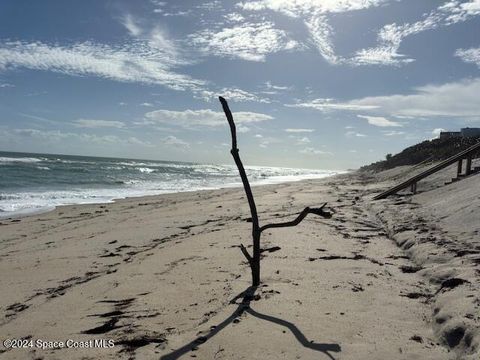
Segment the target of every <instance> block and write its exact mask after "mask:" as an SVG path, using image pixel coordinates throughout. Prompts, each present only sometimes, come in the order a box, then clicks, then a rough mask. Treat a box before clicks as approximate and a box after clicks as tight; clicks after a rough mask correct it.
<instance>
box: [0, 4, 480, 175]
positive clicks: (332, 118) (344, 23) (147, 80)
mask: <svg viewBox="0 0 480 360" xmlns="http://www.w3.org/2000/svg"><path fill="white" fill-rule="evenodd" d="M479 35H480V0H470V1H460V0H447V1H439V0H435V1H430V0H422V1H418V0H343V1H338V0H253V1H242V0H235V1H158V0H145V1H135V2H133V1H93V0H92V1H88V0H84V1H62V0H56V1H52V0H50V1H47V0H45V1H26V0H11V1H10V0H2V1H1V2H0V150H11V151H25V152H48V153H63V154H80V155H93V156H119V157H131V158H148V159H163V160H181V161H195V162H203V163H231V158H230V154H229V143H230V138H229V132H228V128H227V126H226V121H225V118H224V115H223V113H222V112H221V107H220V104H219V102H218V100H217V96H218V95H223V96H224V97H225V98H227V100H228V101H229V103H230V106H231V108H232V111H233V113H234V117H235V119H236V121H237V126H238V129H239V147H240V150H241V154H242V156H243V159H244V162H245V163H247V164H249V165H271V166H289V167H310V168H324V169H346V168H355V167H358V166H361V165H363V164H366V163H369V162H372V161H376V160H378V159H381V158H384V156H385V154H387V153H395V152H398V151H400V150H402V149H403V148H404V147H406V146H409V145H411V144H415V143H417V142H419V141H422V140H424V139H430V138H433V137H435V136H436V135H437V134H438V132H439V131H440V130H439V129H458V128H460V127H465V126H470V127H474V126H480V74H479V68H480V38H479Z"/></svg>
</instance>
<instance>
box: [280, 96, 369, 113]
mask: <svg viewBox="0 0 480 360" xmlns="http://www.w3.org/2000/svg"><path fill="white" fill-rule="evenodd" d="M285 106H287V107H297V108H312V109H315V110H320V111H329V110H353V111H358V110H372V109H376V108H377V107H378V106H376V105H360V104H353V103H348V102H345V103H339V102H334V100H333V99H315V100H311V101H309V102H304V103H297V104H285Z"/></svg>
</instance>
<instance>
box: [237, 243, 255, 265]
mask: <svg viewBox="0 0 480 360" xmlns="http://www.w3.org/2000/svg"><path fill="white" fill-rule="evenodd" d="M240 250H242V253H243V255H245V257H246V258H247V260H248V263H249V264H250V265H252V257H251V256H250V254H249V253H248V251H247V249H246V248H245V246H243V244H240Z"/></svg>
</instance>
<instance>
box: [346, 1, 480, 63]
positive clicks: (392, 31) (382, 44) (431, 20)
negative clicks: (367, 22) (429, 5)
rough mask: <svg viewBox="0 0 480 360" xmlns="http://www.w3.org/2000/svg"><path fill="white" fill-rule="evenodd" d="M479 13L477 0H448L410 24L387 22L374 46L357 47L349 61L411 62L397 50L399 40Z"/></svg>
mask: <svg viewBox="0 0 480 360" xmlns="http://www.w3.org/2000/svg"><path fill="white" fill-rule="evenodd" d="M479 14H480V1H479V0H471V1H469V2H460V1H457V0H453V1H448V2H447V3H445V4H443V5H442V6H440V7H438V8H437V9H435V10H433V11H431V12H430V13H427V14H425V15H424V16H423V19H422V20H419V21H416V22H414V23H404V24H401V25H399V24H396V23H393V24H388V25H385V26H384V27H383V28H382V29H381V30H380V31H379V33H378V45H377V46H376V47H373V48H367V49H361V50H359V51H357V53H356V55H355V56H354V57H353V58H352V59H350V60H349V62H350V63H352V64H355V65H396V66H398V65H401V64H406V63H410V62H412V61H414V59H413V58H409V57H407V56H406V55H404V54H400V53H399V49H400V45H401V43H402V41H403V40H404V39H405V38H406V37H409V36H411V35H415V34H418V33H421V32H423V31H427V30H433V29H436V28H438V27H443V26H448V25H452V24H456V23H458V22H463V21H467V20H469V19H471V18H472V17H473V16H476V15H479Z"/></svg>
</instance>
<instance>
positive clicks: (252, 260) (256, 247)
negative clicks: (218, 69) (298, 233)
mask: <svg viewBox="0 0 480 360" xmlns="http://www.w3.org/2000/svg"><path fill="white" fill-rule="evenodd" d="M219 100H220V102H221V103H222V107H223V111H224V112H225V116H226V117H227V121H228V125H229V126H230V133H231V134H232V149H231V150H230V153H231V154H232V156H233V159H234V160H235V164H236V165H237V168H238V172H239V173H240V178H241V179H242V184H243V188H244V190H245V195H246V196H247V200H248V205H249V206H250V213H251V215H252V239H253V256H252V255H250V254H249V253H248V251H247V249H246V248H245V246H243V245H240V250H242V253H243V255H244V256H245V258H246V259H247V260H248V263H249V264H250V269H251V270H252V285H253V286H258V285H259V284H260V254H261V252H262V250H261V249H260V237H261V235H262V231H264V230H266V229H270V228H279V227H288V226H295V225H298V224H299V223H300V222H301V221H302V220H303V219H304V218H305V216H307V215H308V214H315V215H319V216H322V217H324V218H330V217H331V216H332V214H331V213H329V212H327V211H324V210H323V208H324V207H325V205H326V203H325V204H323V205H322V206H321V207H319V208H309V207H306V208H305V209H304V210H303V211H302V212H301V213H300V214H299V215H298V216H297V218H296V219H295V220H292V221H288V222H283V223H277V224H267V225H264V226H262V227H260V226H259V223H258V215H257V207H256V205H255V200H254V198H253V194H252V189H251V188H250V183H249V181H248V178H247V174H246V172H245V168H244V167H243V164H242V160H241V159H240V154H239V151H238V147H237V131H236V128H235V122H234V121H233V116H232V112H231V111H230V108H229V107H228V103H227V101H226V100H225V99H224V98H223V97H221V96H220V97H219Z"/></svg>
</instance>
